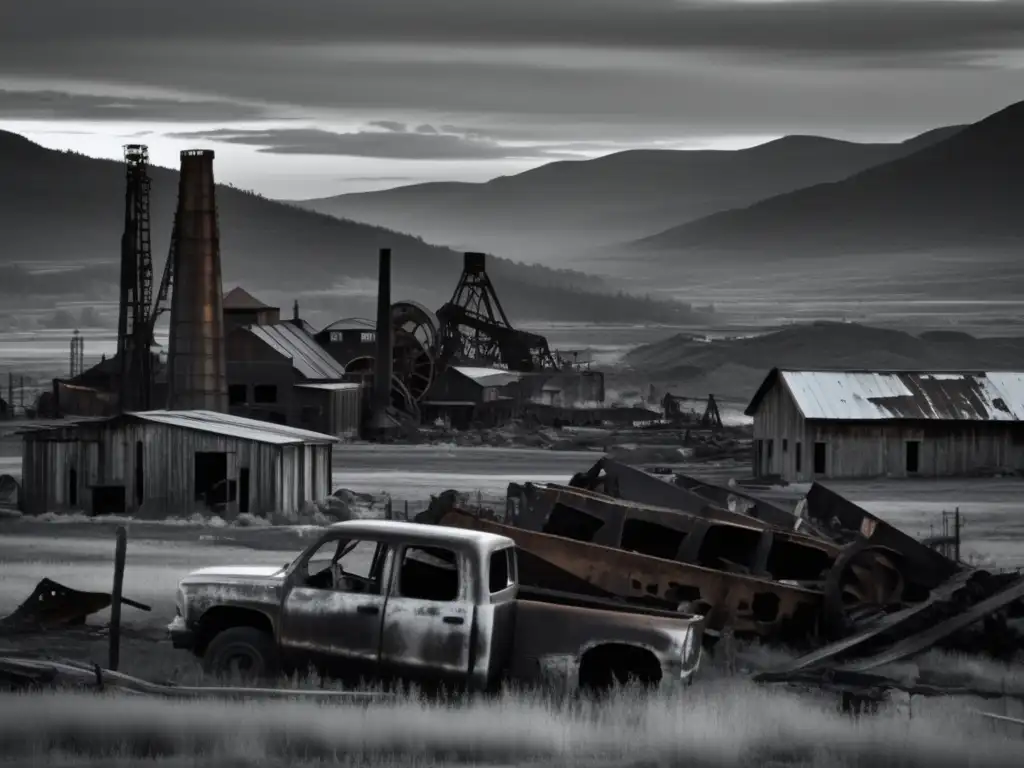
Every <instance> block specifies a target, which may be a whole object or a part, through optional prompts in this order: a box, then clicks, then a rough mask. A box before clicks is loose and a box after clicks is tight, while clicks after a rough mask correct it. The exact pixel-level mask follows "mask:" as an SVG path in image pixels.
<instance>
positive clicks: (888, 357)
mask: <svg viewBox="0 0 1024 768" xmlns="http://www.w3.org/2000/svg"><path fill="white" fill-rule="evenodd" d="M1021 360H1024V338H1017V337H999V338H978V337H975V336H972V335H969V334H966V333H960V332H951V331H928V332H925V333H922V334H919V335H913V334H910V333H905V332H903V331H897V330H891V329H886V328H875V327H871V326H866V325H861V324H858V323H835V322H816V323H810V324H801V325H793V326H790V327H786V328H783V329H781V330H777V331H773V332H771V333H766V334H764V335H760V336H753V337H747V338H731V339H719V340H714V341H706V340H703V339H699V338H696V337H694V336H691V335H686V334H677V335H675V336H671V337H669V338H666V339H662V340H660V341H656V342H654V343H652V344H645V345H643V346H640V347H637V348H635V349H633V350H631V351H630V352H629V353H627V354H626V355H625V357H624V358H623V360H622V363H623V365H624V366H626V367H627V368H628V369H632V370H634V371H636V372H637V375H638V376H639V377H640V378H641V379H642V380H644V381H648V380H654V381H655V382H658V383H661V384H668V385H669V386H670V387H675V388H676V391H677V393H679V392H686V393H688V394H704V393H706V392H714V393H715V394H716V395H721V396H723V397H731V398H733V399H736V400H742V399H743V398H749V397H751V396H752V395H753V394H754V391H755V390H756V389H757V387H758V385H759V384H760V383H761V381H762V380H763V379H764V376H765V374H767V372H768V371H769V370H771V369H772V368H774V367H779V368H797V369H800V368H803V369H811V370H821V369H826V370H827V369H843V370H914V369H917V370H1007V369H1010V370H1018V369H1019V368H1020V361H1021Z"/></svg>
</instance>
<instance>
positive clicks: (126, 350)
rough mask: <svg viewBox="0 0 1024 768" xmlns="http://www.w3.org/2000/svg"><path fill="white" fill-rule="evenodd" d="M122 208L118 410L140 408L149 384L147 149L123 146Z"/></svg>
mask: <svg viewBox="0 0 1024 768" xmlns="http://www.w3.org/2000/svg"><path fill="white" fill-rule="evenodd" d="M124 160H125V182H126V184H125V209H124V232H123V234H122V236H121V286H120V287H121V290H120V304H119V310H118V319H117V355H118V359H119V361H120V380H119V387H120V407H121V409H122V410H146V409H148V408H149V406H150V395H151V391H152V383H153V370H152V341H153V339H152V332H151V322H150V308H151V306H152V300H153V256H152V249H151V245H150V226H149V190H150V178H149V150H148V148H147V147H145V146H143V145H141V144H129V145H127V146H126V147H125V148H124Z"/></svg>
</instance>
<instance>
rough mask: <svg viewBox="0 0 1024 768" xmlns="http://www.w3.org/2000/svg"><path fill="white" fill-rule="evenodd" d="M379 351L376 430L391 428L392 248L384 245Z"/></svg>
mask: <svg viewBox="0 0 1024 768" xmlns="http://www.w3.org/2000/svg"><path fill="white" fill-rule="evenodd" d="M376 342H377V351H376V355H375V356H374V357H375V363H374V369H373V424H372V426H373V431H374V432H375V433H377V434H381V433H383V432H385V431H386V430H387V428H388V416H387V410H388V408H389V407H390V405H391V354H392V352H391V249H390V248H381V249H380V258H379V263H378V276H377V331H376Z"/></svg>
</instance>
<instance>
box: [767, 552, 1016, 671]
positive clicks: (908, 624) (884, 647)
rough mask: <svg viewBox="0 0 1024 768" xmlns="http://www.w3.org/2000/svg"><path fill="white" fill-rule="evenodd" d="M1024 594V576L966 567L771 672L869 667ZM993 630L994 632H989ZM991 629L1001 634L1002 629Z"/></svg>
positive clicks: (926, 644) (935, 641) (985, 617)
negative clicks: (921, 596)
mask: <svg viewBox="0 0 1024 768" xmlns="http://www.w3.org/2000/svg"><path fill="white" fill-rule="evenodd" d="M1021 598H1024V577H1017V576H1012V577H1008V576H997V575H993V574H990V573H987V572H984V571H974V572H963V573H959V574H957V575H956V576H954V577H953V578H951V579H950V580H949V581H948V582H946V583H945V584H942V585H941V586H939V587H938V588H936V589H935V590H933V591H932V593H931V594H930V595H929V597H928V599H927V600H925V601H924V602H922V603H919V604H917V605H913V606H910V607H908V608H904V609H902V610H900V611H897V612H895V613H893V614H890V615H888V616H886V617H884V618H883V619H881V620H878V621H876V622H874V623H873V624H871V625H869V626H867V627H864V628H863V629H862V630H861V631H860V632H858V633H856V634H854V635H851V636H850V637H847V638H844V639H843V640H840V641H838V642H835V643H832V644H830V645H826V646H823V647H821V648H818V649H816V650H815V651H812V652H811V653H808V654H806V655H805V656H803V657H801V658H799V659H796V660H794V661H793V662H791V663H789V664H787V665H785V666H784V667H781V668H780V669H777V670H774V671H773V672H772V673H765V677H764V679H780V678H785V677H786V676H787V675H789V676H792V675H795V674H798V673H803V672H806V671H808V670H823V669H831V670H840V671H845V672H868V671H871V670H873V669H877V668H879V667H882V666H885V665H886V664H892V663H894V662H897V661H900V660H901V659H905V658H907V657H909V656H913V655H915V654H917V653H920V652H921V651H924V650H926V649H928V648H931V647H934V646H937V645H940V644H943V642H944V641H950V640H951V638H952V637H953V636H954V635H955V633H957V632H959V631H960V630H964V629H966V628H968V627H970V626H971V625H973V624H976V623H977V622H980V621H988V622H990V625H989V626H990V628H991V622H992V621H993V617H996V616H998V612H999V611H1001V610H1003V609H1006V608H1008V607H1009V606H1011V605H1012V604H1014V603H1015V602H1016V601H1018V600H1020V599H1021ZM987 634H988V633H987ZM990 634H992V635H993V636H996V637H998V636H999V633H998V632H997V631H991V632H990Z"/></svg>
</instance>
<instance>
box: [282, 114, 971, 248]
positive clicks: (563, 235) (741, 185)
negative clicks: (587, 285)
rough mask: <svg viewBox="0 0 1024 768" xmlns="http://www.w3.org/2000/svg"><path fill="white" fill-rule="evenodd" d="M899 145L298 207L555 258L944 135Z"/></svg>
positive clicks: (641, 156)
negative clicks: (560, 253) (563, 253)
mask: <svg viewBox="0 0 1024 768" xmlns="http://www.w3.org/2000/svg"><path fill="white" fill-rule="evenodd" d="M958 129H959V127H958V126H957V127H951V128H942V129H937V130H936V131H930V132H929V133H927V134H924V135H922V136H919V137H916V138H914V139H910V140H908V141H906V142H903V143H902V144H856V143H852V142H846V141H837V140H834V139H825V138H820V137H815V136H788V137H785V138H782V139H779V140H777V141H771V142H768V143H767V144H762V145H760V146H756V147H752V148H749V149H743V150H737V151H723V150H685V151H684V150H631V151H626V152H618V153H616V154H612V155H607V156H605V157H600V158H596V159H593V160H573V161H562V162H554V163H549V164H547V165H543V166H541V167H539V168H535V169H533V170H530V171H526V172H525V173H520V174H517V175H514V176H502V177H499V178H496V179H493V180H491V181H488V182H486V183H482V184H472V183H454V182H445V183H430V184H417V185H411V186H405V187H398V188H395V189H388V190H382V191H378V192H366V193H357V194H348V195H339V196H336V197H329V198H321V199H316V200H305V201H301V202H300V205H302V206H304V207H306V208H309V209H311V210H316V211H320V212H323V213H328V214H331V215H333V216H339V217H345V218H350V219H355V220H358V221H365V222H368V223H371V224H378V225H381V226H386V227H390V228H392V229H398V230H401V231H404V232H414V233H416V234H417V235H420V236H422V237H423V238H425V239H426V240H428V241H430V242H437V243H445V244H448V245H452V246H454V247H460V248H461V247H466V248H478V249H483V250H488V251H493V252H495V253H500V254H502V255H505V256H508V257H510V258H526V259H539V260H542V261H543V262H544V263H548V264H556V263H559V261H558V259H559V252H560V251H563V252H564V251H565V250H570V251H578V250H580V249H582V248H587V247H591V246H597V245H602V244H608V243H615V242H622V241H624V240H631V239H634V238H637V237H640V236H642V235H647V234H650V233H652V232H657V231H659V230H662V229H664V228H666V227H668V226H671V225H673V224H678V223H680V222H681V221H688V220H691V219H697V218H700V217H703V216H706V215H709V214H711V213H714V212H717V211H722V210H727V209H730V208H736V207H738V206H744V205H749V204H751V203H753V202H756V201H758V200H761V199H763V198H765V197H770V196H772V195H777V194H779V193H782V192H789V191H792V190H796V189H800V188H802V187H806V186H808V185H811V184H817V183H820V182H828V181H836V180H839V179H843V178H846V177H847V176H849V175H851V174H854V173H857V172H858V171H862V170H864V169H865V168H868V167H871V166H874V165H877V164H879V163H884V162H886V161H888V160H891V159H893V158H896V157H901V156H902V155H905V154H907V153H908V152H913V151H915V150H916V149H918V148H919V147H921V146H927V145H929V144H931V143H933V142H935V141H939V140H941V139H942V138H944V137H946V136H948V135H951V134H953V133H955V132H956V130H958Z"/></svg>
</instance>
